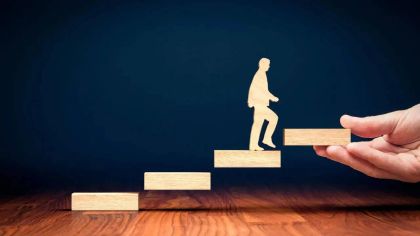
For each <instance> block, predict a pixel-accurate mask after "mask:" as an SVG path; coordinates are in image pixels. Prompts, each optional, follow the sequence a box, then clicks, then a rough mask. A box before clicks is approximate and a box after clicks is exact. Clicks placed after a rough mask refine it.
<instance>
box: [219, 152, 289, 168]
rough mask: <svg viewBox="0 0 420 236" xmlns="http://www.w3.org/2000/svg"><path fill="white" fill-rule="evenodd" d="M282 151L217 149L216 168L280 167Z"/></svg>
mask: <svg viewBox="0 0 420 236" xmlns="http://www.w3.org/2000/svg"><path fill="white" fill-rule="evenodd" d="M280 166H281V152H280V151H250V150H215V151H214V167H215V168H252V167H254V168H255V167H257V168H258V167H264V168H270V167H271V168H280Z"/></svg>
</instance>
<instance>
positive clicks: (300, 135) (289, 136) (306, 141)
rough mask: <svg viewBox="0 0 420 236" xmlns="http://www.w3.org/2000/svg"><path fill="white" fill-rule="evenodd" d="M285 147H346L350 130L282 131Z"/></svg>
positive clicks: (349, 137) (349, 139)
mask: <svg viewBox="0 0 420 236" xmlns="http://www.w3.org/2000/svg"><path fill="white" fill-rule="evenodd" d="M283 141H284V145H285V146H313V145H319V146H329V145H347V144H349V143H350V142H351V131H350V129H284V138H283Z"/></svg>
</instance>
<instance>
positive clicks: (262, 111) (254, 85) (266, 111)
mask: <svg viewBox="0 0 420 236" xmlns="http://www.w3.org/2000/svg"><path fill="white" fill-rule="evenodd" d="M258 66H259V68H258V71H257V72H256V73H255V75H254V78H253V79H252V82H251V86H250V87H249V93H248V106H249V107H250V108H252V107H253V108H254V122H253V124H252V129H251V137H250V140H249V150H252V151H262V150H264V149H263V148H262V147H260V146H259V145H258V141H259V138H260V133H261V127H262V125H263V123H264V120H267V121H268V126H267V129H266V131H265V134H264V138H263V141H262V142H263V143H264V144H266V145H268V146H270V147H272V148H275V147H276V145H274V143H273V141H272V136H273V133H274V130H275V129H276V125H277V121H278V116H277V115H276V113H274V112H273V111H272V110H271V109H270V108H268V106H269V105H270V101H273V102H278V101H279V99H278V98H277V97H276V96H274V95H273V94H272V93H270V91H269V90H268V82H267V74H266V72H267V71H268V69H269V68H270V60H269V59H267V58H261V60H260V61H259V64H258Z"/></svg>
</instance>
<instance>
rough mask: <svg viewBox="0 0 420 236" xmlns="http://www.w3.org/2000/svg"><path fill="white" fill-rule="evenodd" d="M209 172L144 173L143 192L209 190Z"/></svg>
mask: <svg viewBox="0 0 420 236" xmlns="http://www.w3.org/2000/svg"><path fill="white" fill-rule="evenodd" d="M210 178H211V174H210V173H209V172H145V173H144V190H211V179H210Z"/></svg>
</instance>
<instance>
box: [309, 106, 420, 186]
mask: <svg viewBox="0 0 420 236" xmlns="http://www.w3.org/2000/svg"><path fill="white" fill-rule="evenodd" d="M340 123H341V125H342V126H343V127H345V128H348V129H351V132H352V133H353V134H355V135H358V136H360V137H364V138H374V139H373V140H371V141H367V142H354V143H350V144H348V145H347V146H314V149H315V152H316V153H317V154H318V155H319V156H323V157H326V158H328V159H330V160H333V161H337V162H339V163H342V164H344V165H347V166H350V167H352V168H353V169H355V170H358V171H360V172H362V173H364V174H366V175H368V176H371V177H374V178H380V179H394V180H400V181H404V182H411V183H416V182H420V104H418V105H416V106H413V107H411V108H409V109H407V110H401V111H395V112H391V113H387V114H384V115H378V116H371V117H364V118H358V117H352V116H348V115H344V116H342V117H341V119H340Z"/></svg>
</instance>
